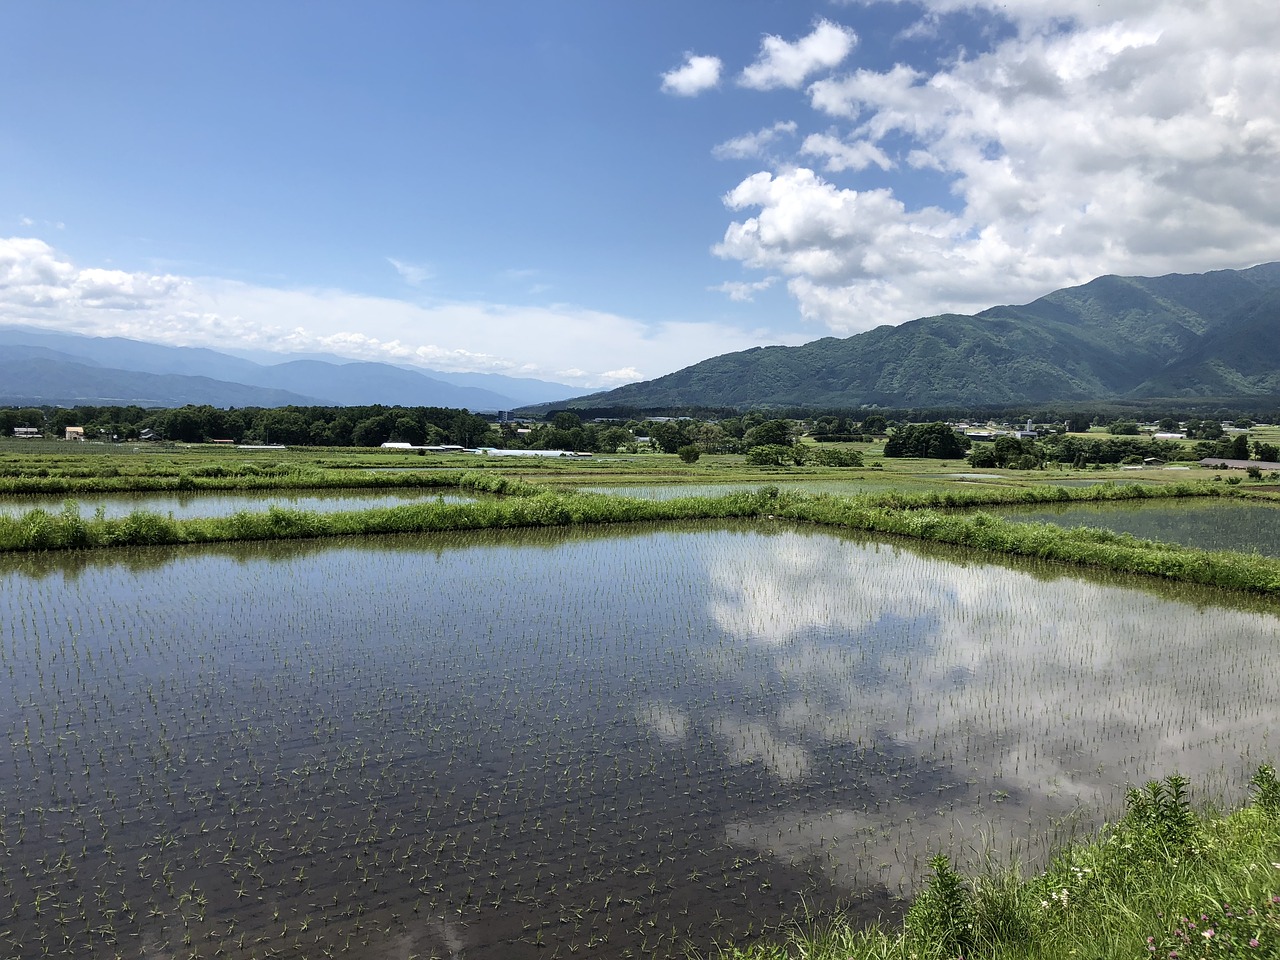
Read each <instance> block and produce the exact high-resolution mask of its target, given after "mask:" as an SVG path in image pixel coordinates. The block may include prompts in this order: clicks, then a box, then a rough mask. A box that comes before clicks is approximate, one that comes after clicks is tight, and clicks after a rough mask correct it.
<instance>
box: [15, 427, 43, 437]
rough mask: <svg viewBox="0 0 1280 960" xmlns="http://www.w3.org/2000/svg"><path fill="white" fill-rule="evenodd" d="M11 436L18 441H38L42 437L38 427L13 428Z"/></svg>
mask: <svg viewBox="0 0 1280 960" xmlns="http://www.w3.org/2000/svg"><path fill="white" fill-rule="evenodd" d="M13 435H14V437H16V438H17V439H19V440H39V439H40V438H41V437H43V436H44V434H42V433H41V432H40V428H39V427H14V428H13Z"/></svg>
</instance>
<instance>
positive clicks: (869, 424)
mask: <svg viewBox="0 0 1280 960" xmlns="http://www.w3.org/2000/svg"><path fill="white" fill-rule="evenodd" d="M888 429H889V422H888V421H887V420H885V418H884V417H882V416H880V414H878V413H873V414H871V415H870V416H868V417H865V418H864V419H863V421H862V432H863V433H874V434H876V435H877V436H879V435H881V434H883V433H884V432H885V431H886V430H888Z"/></svg>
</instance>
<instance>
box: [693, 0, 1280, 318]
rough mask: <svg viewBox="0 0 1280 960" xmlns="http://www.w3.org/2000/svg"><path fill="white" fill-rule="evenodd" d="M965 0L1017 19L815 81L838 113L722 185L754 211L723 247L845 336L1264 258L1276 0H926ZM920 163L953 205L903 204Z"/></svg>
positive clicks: (940, 2)
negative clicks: (764, 165) (737, 180)
mask: <svg viewBox="0 0 1280 960" xmlns="http://www.w3.org/2000/svg"><path fill="white" fill-rule="evenodd" d="M975 8H985V9H988V10H990V11H992V12H995V13H997V14H998V15H1001V16H1005V17H1007V18H1008V19H1009V20H1010V21H1011V22H1012V23H1013V25H1014V26H1015V27H1016V34H1015V35H1014V36H1012V37H1010V38H1006V39H1004V40H1002V41H1000V42H998V43H996V44H995V45H994V46H993V47H992V48H991V49H989V50H987V51H986V52H983V53H980V54H977V55H973V56H960V57H958V58H957V59H955V60H953V61H951V62H949V63H947V64H945V65H943V66H942V67H940V68H937V69H933V70H924V69H921V68H920V67H919V66H909V65H899V66H896V67H894V68H892V69H888V70H885V71H871V70H857V71H853V72H850V73H848V74H845V75H841V76H834V77H828V78H824V79H820V80H817V81H816V82H813V83H811V84H810V85H809V86H808V88H807V94H808V97H809V104H810V106H811V107H812V109H813V110H814V111H815V112H816V113H817V114H818V115H819V116H822V117H825V118H827V120H828V121H835V122H836V124H837V126H836V127H835V128H833V129H831V130H829V131H828V132H827V133H825V134H815V135H811V136H809V137H807V138H806V139H805V140H804V141H803V143H802V145H801V147H800V149H799V150H798V151H797V155H796V157H795V159H794V161H793V162H792V163H785V162H779V163H774V164H773V165H772V172H761V173H757V174H754V175H753V176H751V177H748V178H747V179H745V180H744V181H743V182H742V183H741V184H739V185H738V186H737V187H736V188H734V189H733V190H732V191H730V192H729V193H728V195H727V196H726V204H727V205H728V206H729V208H730V209H732V210H734V211H750V212H751V215H750V216H748V217H746V218H744V219H739V220H737V221H735V222H733V223H731V224H730V225H729V227H728V228H727V230H726V232H725V236H724V239H723V241H722V242H721V243H720V244H718V245H717V247H716V248H715V249H716V252H717V253H718V254H720V255H721V256H724V257H727V258H730V259H735V260H739V261H741V262H742V263H744V264H746V265H748V266H751V267H755V268H758V269H762V270H768V271H770V272H774V273H780V274H782V275H784V276H786V277H787V278H788V281H789V283H788V289H789V290H790V291H791V293H792V294H793V295H794V296H795V297H796V299H797V302H798V303H799V306H800V308H801V310H802V312H803V313H804V314H805V315H806V316H808V317H810V318H813V319H817V320H821V321H822V322H824V323H826V324H827V325H828V326H829V327H830V328H831V329H832V330H835V331H837V332H842V333H853V332H857V331H859V330H863V329H867V328H869V327H872V326H875V325H878V324H881V323H897V322H901V321H903V320H907V319H911V318H913V317H916V316H924V315H929V314H935V313H940V312H944V311H948V310H955V311H963V312H973V311H976V310H980V309H982V308H984V307H987V306H991V305H993V304H995V303H1002V302H1005V303H1007V302H1011V301H1017V300H1022V299H1032V298H1034V297H1036V296H1039V295H1042V294H1044V293H1047V292H1049V291H1050V290H1052V289H1055V288H1057V287H1060V286H1064V285H1068V284H1072V283H1078V282H1083V281H1085V280H1088V279H1090V278H1092V277H1094V276H1098V275H1101V274H1105V273H1121V274H1142V275H1158V274H1163V273H1168V272H1174V271H1186V272H1199V271H1203V270H1209V269H1217V268H1222V267H1243V266H1248V265H1251V264H1253V263H1258V262H1263V261H1267V260H1272V259H1275V258H1276V256H1277V251H1278V250H1280V73H1277V71H1276V70H1275V69H1274V61H1275V53H1274V51H1275V50H1276V49H1280V8H1278V7H1276V6H1275V5H1274V4H1267V3H1262V2H1259V0H1242V2H1241V3H1239V4H1233V5H1231V6H1230V7H1229V9H1228V8H1227V7H1225V6H1224V5H1212V4H1203V3H1200V2H1198V0H1156V2H1152V0H1142V2H1138V0H1132V2H1130V0H1115V2H1107V3H1103V4H1097V3H1095V2H1088V3H1086V2H1083V0H1022V2H1014V3H1011V4H1009V5H1008V6H1007V7H1006V6H1005V5H1004V4H1003V3H999V4H997V3H996V2H995V0H990V2H987V0H981V2H972V3H970V2H961V0H931V2H930V3H929V4H928V11H929V13H928V15H930V16H933V15H937V14H942V13H957V12H962V11H964V10H973V9H975ZM771 39H774V38H771ZM788 49H789V48H788ZM805 157H808V158H809V159H808V161H807V163H806V162H805V161H804V160H803V158H805ZM814 158H817V160H818V162H817V163H815V162H814ZM895 164H896V165H895ZM810 166H820V167H821V169H822V170H823V174H824V175H819V174H818V173H817V172H815V171H814V170H813V169H808V167H810ZM844 171H858V172H859V181H858V182H859V186H860V189H857V190H855V189H851V188H849V187H846V186H843V185H841V184H840V182H839V180H838V175H839V174H841V173H843V172H844ZM877 171H892V173H893V177H894V179H893V180H892V181H890V180H888V179H887V178H886V179H884V180H883V181H882V183H881V184H877V183H876V181H875V176H876V172H877ZM913 177H931V178H933V179H934V181H935V184H936V183H937V182H938V181H941V183H942V184H944V185H946V186H947V187H948V188H949V193H950V198H949V199H943V200H942V201H938V200H934V201H933V203H934V204H937V203H939V202H941V203H943V204H944V205H945V207H946V209H943V208H942V207H939V206H932V205H929V204H920V203H918V202H913V200H912V197H913V196H914V194H913V193H912V186H911V178H913ZM930 195H931V196H934V197H937V196H939V194H938V192H937V190H936V188H935V189H933V190H932V192H931V194H930Z"/></svg>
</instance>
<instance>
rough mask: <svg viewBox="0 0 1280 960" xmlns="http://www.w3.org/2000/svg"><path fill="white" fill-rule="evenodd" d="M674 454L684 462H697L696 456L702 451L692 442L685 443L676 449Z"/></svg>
mask: <svg viewBox="0 0 1280 960" xmlns="http://www.w3.org/2000/svg"><path fill="white" fill-rule="evenodd" d="M676 455H677V456H679V457H680V459H681V460H683V461H684V462H685V463H697V462H698V458H699V457H701V456H702V451H701V450H699V449H698V448H697V447H695V446H694V445H693V444H692V443H687V444H685V445H684V446H683V447H681V448H680V449H679V450H677V451H676Z"/></svg>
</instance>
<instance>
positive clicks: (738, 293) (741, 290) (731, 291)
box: [710, 277, 778, 303]
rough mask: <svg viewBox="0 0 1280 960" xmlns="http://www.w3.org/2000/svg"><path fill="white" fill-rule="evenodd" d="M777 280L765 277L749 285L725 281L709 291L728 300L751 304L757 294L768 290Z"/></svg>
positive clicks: (735, 281)
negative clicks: (714, 291) (715, 292)
mask: <svg viewBox="0 0 1280 960" xmlns="http://www.w3.org/2000/svg"><path fill="white" fill-rule="evenodd" d="M777 279H778V278H777V277H765V278H764V279H763V280H754V281H751V282H749V283H746V282H742V281H737V280H726V281H725V282H724V283H722V284H720V285H718V286H715V287H711V288H710V289H712V290H717V291H719V292H720V293H723V294H724V295H725V296H727V297H728V298H729V299H730V300H735V301H737V302H738V303H752V302H754V301H755V296H756V294H757V293H762V292H763V291H765V290H768V289H769V288H770V287H772V286H773V285H774V283H776V282H777Z"/></svg>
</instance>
